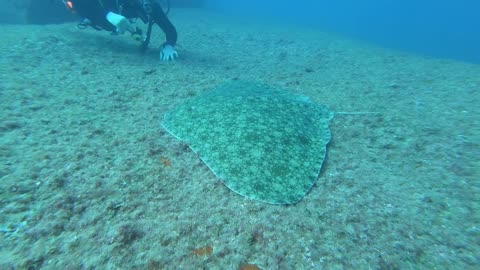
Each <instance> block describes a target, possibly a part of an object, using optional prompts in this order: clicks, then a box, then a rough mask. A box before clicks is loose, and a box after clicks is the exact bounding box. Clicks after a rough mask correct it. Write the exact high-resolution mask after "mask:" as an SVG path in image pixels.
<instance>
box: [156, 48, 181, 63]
mask: <svg viewBox="0 0 480 270" xmlns="http://www.w3.org/2000/svg"><path fill="white" fill-rule="evenodd" d="M176 57H178V53H177V51H176V50H175V48H173V46H172V45H168V44H165V45H163V48H162V50H161V51H160V59H161V60H162V61H170V60H172V61H173V60H175V58H176Z"/></svg>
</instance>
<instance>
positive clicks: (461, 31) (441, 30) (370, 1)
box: [207, 0, 480, 63]
mask: <svg viewBox="0 0 480 270" xmlns="http://www.w3.org/2000/svg"><path fill="white" fill-rule="evenodd" d="M207 2H208V6H209V7H210V8H213V9H216V10H222V11H225V12H228V13H233V14H238V15H245V16H252V17H262V18H265V17H268V18H272V19H278V20H282V21H287V22H294V23H300V24H306V25H310V26H315V27H318V28H320V29H322V30H327V31H333V32H338V33H342V34H345V35H347V36H351V37H354V38H359V39H363V40H366V41H369V42H373V43H375V44H378V45H380V46H383V47H389V48H395V49H400V50H405V51H409V52H413V53H419V54H423V55H428V56H433V57H440V58H453V59H458V60H462V61H468V62H474V63H480V14H479V13H480V1H479V0H451V1H448V0H364V1H359V0H330V1H325V0H296V1H294V0H242V1H232V0H207Z"/></svg>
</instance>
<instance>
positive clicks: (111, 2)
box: [70, 0, 177, 46]
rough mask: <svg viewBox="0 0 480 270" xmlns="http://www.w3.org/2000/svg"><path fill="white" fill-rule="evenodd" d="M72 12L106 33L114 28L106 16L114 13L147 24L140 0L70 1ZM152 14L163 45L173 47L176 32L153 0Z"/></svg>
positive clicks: (175, 41)
mask: <svg viewBox="0 0 480 270" xmlns="http://www.w3.org/2000/svg"><path fill="white" fill-rule="evenodd" d="M70 1H71V2H72V3H73V10H74V11H75V12H76V13H78V14H79V15H80V16H82V17H84V18H87V19H88V20H90V21H91V22H92V23H93V25H95V26H97V27H100V28H102V29H104V30H107V31H115V30H116V28H115V26H114V25H112V24H111V23H110V22H109V21H108V20H107V14H108V13H109V12H114V13H117V14H121V15H122V16H124V17H126V18H128V19H133V18H140V19H141V20H142V21H143V22H144V23H148V15H147V13H146V11H145V10H144V8H143V3H142V2H141V0H70ZM150 2H151V7H152V12H151V14H150V16H151V19H152V20H153V22H154V23H156V24H158V26H160V28H161V29H162V30H163V32H165V35H166V39H167V40H166V42H165V44H168V45H172V46H175V44H176V43H177V31H176V30H175V27H174V26H173V24H172V23H171V22H170V20H169V19H168V17H167V15H166V14H165V12H164V11H163V10H162V7H161V6H160V4H159V3H157V2H156V1H155V0H151V1H150Z"/></svg>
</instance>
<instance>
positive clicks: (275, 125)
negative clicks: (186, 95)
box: [162, 82, 333, 204]
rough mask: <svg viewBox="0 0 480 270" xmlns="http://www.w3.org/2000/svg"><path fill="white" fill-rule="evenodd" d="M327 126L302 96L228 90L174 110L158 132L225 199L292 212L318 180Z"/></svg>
mask: <svg viewBox="0 0 480 270" xmlns="http://www.w3.org/2000/svg"><path fill="white" fill-rule="evenodd" d="M332 118H333V113H332V112H331V111H329V110H328V108H327V107H325V106H323V105H318V104H315V103H313V102H311V101H309V100H308V98H306V97H304V96H300V95H295V94H292V93H289V92H286V91H282V90H276V89H272V88H270V87H267V86H264V85H258V84H254V83H248V82H234V83H229V84H227V85H224V86H222V87H220V88H217V89H214V90H212V91H209V92H208V93H206V94H203V95H200V96H198V97H195V98H192V99H191V100H188V101H186V102H185V103H183V104H181V105H179V106H177V107H176V108H174V109H173V110H171V111H169V112H168V113H166V114H165V116H164V120H163V123H162V125H163V127H164V128H165V129H166V130H167V131H168V132H169V133H171V134H172V135H173V136H175V137H176V138H177V139H179V140H181V141H184V142H186V143H187V144H188V145H189V146H190V148H191V149H192V150H193V151H194V152H196V153H197V154H198V155H199V156H200V158H201V159H202V160H203V161H204V162H205V164H206V165H207V166H208V167H209V168H210V169H211V170H212V171H213V172H214V174H215V175H216V176H217V177H219V178H220V179H221V180H222V181H223V182H224V183H225V185H226V186H227V187H228V188H230V189H231V190H232V191H234V192H236V193H238V194H240V195H243V196H246V197H248V198H250V199H254V200H258V201H262V202H266V203H271V204H293V203H296V202H298V201H299V200H301V199H302V198H303V197H304V196H305V194H306V193H307V192H308V191H309V190H310V189H311V187H312V186H313V184H314V183H315V181H316V180H317V178H318V176H319V173H320V170H321V167H322V163H323V161H324V159H325V155H326V146H327V144H328V142H329V141H330V138H331V135H330V130H329V127H328V124H329V122H330V120H331V119H332Z"/></svg>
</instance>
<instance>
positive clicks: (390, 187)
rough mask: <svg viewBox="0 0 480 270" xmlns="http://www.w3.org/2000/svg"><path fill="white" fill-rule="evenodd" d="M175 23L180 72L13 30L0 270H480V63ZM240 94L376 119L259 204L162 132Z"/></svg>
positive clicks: (0, 167)
mask: <svg viewBox="0 0 480 270" xmlns="http://www.w3.org/2000/svg"><path fill="white" fill-rule="evenodd" d="M171 19H172V21H173V22H174V23H175V24H176V26H177V29H178V32H179V44H178V46H177V49H178V52H179V54H180V58H179V59H178V60H177V61H175V62H170V63H164V62H160V61H159V60H158V53H159V52H158V49H152V50H150V51H149V52H148V53H147V54H146V55H141V54H139V53H138V51H137V50H138V44H136V43H135V41H133V40H131V39H130V38H128V37H127V36H110V35H109V34H108V33H106V32H96V31H94V30H79V29H77V28H76V25H75V24H73V23H72V24H64V25H50V26H13V25H0V30H1V33H2V40H1V41H0V50H1V57H0V69H1V70H0V71H1V74H0V161H1V162H0V209H1V210H0V211H1V215H0V232H1V233H0V269H479V268H480V195H479V194H480V161H479V157H480V147H479V144H480V109H479V108H480V106H478V105H479V104H480V66H478V65H471V64H466V63H461V62H455V61H450V60H442V59H432V58H425V57H421V56H417V55H410V54H407V53H403V52H397V51H390V50H386V49H381V48H377V47H374V46H372V45H370V44H365V43H360V42H357V41H352V40H348V39H345V38H344V37H341V36H336V35H334V34H329V33H324V32H319V31H316V30H312V29H307V28H301V27H294V26H288V25H274V24H268V23H261V22H251V21H247V20H244V21H242V20H241V19H232V18H227V17H222V16H220V15H218V14H214V13H209V12H206V11H199V10H173V11H172V14H171ZM153 39H154V42H153V44H152V48H156V47H158V46H159V45H160V44H161V43H162V42H163V36H162V35H161V31H159V30H158V29H155V30H154V37H153ZM231 80H245V81H254V82H260V83H264V84H268V85H271V86H273V87H278V88H281V89H286V90H289V91H292V92H295V93H298V94H302V95H306V96H309V97H310V98H311V99H312V100H313V101H314V102H316V103H320V104H325V105H327V106H329V107H330V108H331V110H333V111H335V112H365V111H368V112H378V114H360V115H344V114H337V115H336V116H335V118H334V120H333V121H332V123H331V125H330V128H331V131H332V136H333V139H332V142H331V143H330V144H329V147H328V158H327V159H326V161H325V163H324V167H323V170H322V173H321V175H320V177H319V179H318V181H317V183H316V185H315V186H314V187H313V189H312V190H311V191H310V192H309V193H308V194H307V195H306V196H305V198H304V199H303V200H302V201H300V202H299V203H297V204H295V205H290V206H282V205H280V206H279V205H269V204H264V203H260V202H256V201H251V200H249V199H246V198H244V197H241V196H239V195H237V194H235V193H233V192H231V191H230V190H229V189H228V188H226V187H225V186H224V185H223V184H222V182H221V181H220V180H219V179H217V178H216V177H215V176H214V175H213V174H212V173H211V172H210V171H209V170H208V167H207V166H206V165H205V164H203V163H202V162H201V160H200V159H199V158H198V157H197V156H196V154H194V153H193V152H192V151H191V150H190V149H189V148H188V147H187V146H186V145H185V144H184V143H182V142H179V141H177V140H176V139H174V138H173V137H172V136H171V135H169V134H168V133H167V132H166V131H165V130H164V129H162V127H161V125H160V124H161V121H162V117H163V115H164V113H165V112H166V111H168V110H170V109H172V108H174V107H175V106H176V105H178V104H180V103H182V102H183V101H184V100H186V99H189V98H191V97H194V96H197V95H199V94H202V93H204V92H207V91H209V90H211V89H213V88H215V87H217V86H220V85H222V84H224V83H226V82H229V81H231Z"/></svg>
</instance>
